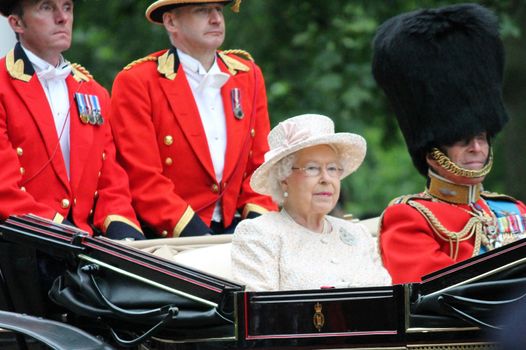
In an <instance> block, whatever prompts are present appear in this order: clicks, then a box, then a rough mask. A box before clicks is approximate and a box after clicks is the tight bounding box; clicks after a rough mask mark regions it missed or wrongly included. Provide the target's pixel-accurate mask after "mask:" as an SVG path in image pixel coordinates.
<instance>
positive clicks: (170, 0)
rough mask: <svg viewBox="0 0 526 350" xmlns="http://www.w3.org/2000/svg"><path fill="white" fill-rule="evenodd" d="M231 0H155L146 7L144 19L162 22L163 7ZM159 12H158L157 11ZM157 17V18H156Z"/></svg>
mask: <svg viewBox="0 0 526 350" xmlns="http://www.w3.org/2000/svg"><path fill="white" fill-rule="evenodd" d="M232 1H233V0H198V1H195V2H192V1H188V0H157V1H156V2H154V3H153V4H151V5H150V6H148V8H147V9H146V13H145V16H146V19H147V20H148V21H150V22H152V23H155V24H163V21H162V17H163V16H162V15H163V12H164V11H166V10H164V11H163V10H162V8H163V7H170V6H177V5H181V6H182V5H196V4H204V3H214V2H227V3H228V2H232ZM159 12H160V13H159ZM157 18H159V20H157Z"/></svg>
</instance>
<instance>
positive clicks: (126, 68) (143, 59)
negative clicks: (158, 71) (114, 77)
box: [123, 56, 157, 70]
mask: <svg viewBox="0 0 526 350" xmlns="http://www.w3.org/2000/svg"><path fill="white" fill-rule="evenodd" d="M150 61H157V56H145V57H142V58H139V59H137V60H135V61H133V62H131V63H128V65H127V66H126V67H124V68H123V69H124V70H128V69H131V68H132V67H133V66H135V65H137V64H139V63H143V62H150Z"/></svg>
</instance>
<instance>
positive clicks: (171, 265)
mask: <svg viewBox="0 0 526 350" xmlns="http://www.w3.org/2000/svg"><path fill="white" fill-rule="evenodd" d="M0 235H1V239H2V240H3V241H4V243H2V244H4V252H6V251H7V252H9V251H10V253H13V252H15V250H16V249H17V248H20V247H23V250H24V251H25V252H26V253H31V254H33V255H28V257H27V259H28V265H27V266H25V265H24V268H28V267H29V266H37V267H38V269H36V270H37V271H36V274H37V275H39V276H38V279H39V284H40V286H42V285H43V286H44V289H45V291H46V294H44V295H42V294H40V295H37V294H38V288H36V287H35V290H36V292H35V290H28V289H21V288H22V287H21V284H20V283H22V285H23V284H24V283H25V285H26V286H27V285H31V283H33V284H35V282H34V281H28V279H30V278H32V276H31V275H30V274H27V275H20V276H17V277H18V278H17V279H16V280H17V281H18V280H20V281H22V282H20V283H19V282H16V283H15V282H13V281H14V278H15V277H14V276H13V275H12V273H13V271H16V268H17V266H14V267H13V266H11V265H12V264H9V261H6V258H3V259H2V262H1V266H0V267H1V268H2V272H3V273H2V277H5V278H4V284H3V290H4V292H5V293H4V299H5V300H4V302H5V307H11V308H12V309H13V310H11V311H16V312H25V313H36V314H38V313H40V315H39V316H44V317H49V318H51V319H54V321H49V324H58V322H57V318H58V321H60V322H61V323H65V326H67V327H78V328H80V329H82V331H81V333H82V332H86V333H87V334H86V336H87V337H88V338H89V337H90V336H98V338H96V339H99V340H100V339H104V340H105V341H106V343H104V344H103V345H101V344H98V345H94V346H108V348H109V346H110V345H107V344H111V346H112V347H114V348H137V349H193V348H197V349H207V348H228V349H245V348H260V349H278V348H279V349H286V348H291V349H292V348H294V349H322V348H347V349H351V348H352V349H493V348H495V344H494V339H495V333H494V332H493V331H494V330H495V329H498V328H499V327H500V323H499V314H501V313H502V312H505V310H506V309H507V308H509V307H513V306H514V305H516V304H518V303H520V302H521V298H522V295H523V294H524V290H526V288H525V284H526V282H525V280H526V279H525V273H524V270H525V266H526V264H525V260H526V241H525V240H521V241H518V242H515V243H513V244H510V245H507V246H505V247H502V248H499V249H496V250H494V251H492V252H490V253H487V254H484V255H481V256H478V257H474V258H472V259H469V260H467V261H464V262H462V263H459V264H456V265H453V266H451V267H449V268H447V269H444V270H440V271H437V272H435V273H433V274H431V275H428V276H425V277H424V278H423V281H422V282H421V283H412V284H404V285H394V286H391V287H372V288H348V289H341V288H327V289H320V290H301V291H300V290H297V291H281V292H247V291H245V290H244V287H243V286H241V285H239V284H236V283H234V282H232V281H230V280H228V279H225V278H221V277H217V276H214V275H212V274H207V273H204V272H202V271H200V270H197V269H195V268H192V267H188V266H186V265H182V264H179V263H176V262H174V261H172V260H170V259H164V258H161V257H158V256H155V255H153V254H150V253H147V252H144V251H142V250H139V249H137V248H133V247H130V246H126V245H123V244H121V243H119V242H116V241H111V240H108V239H105V238H103V237H90V236H89V235H87V234H86V233H84V232H82V231H79V230H76V229H74V228H71V227H68V226H63V225H58V224H54V223H52V222H49V221H46V220H42V219H40V218H38V217H34V216H31V215H27V216H21V217H11V218H9V219H8V220H7V221H5V222H4V223H3V225H1V226H0ZM6 247H7V248H6ZM6 249H7V250H6ZM16 254H17V256H19V257H20V252H18V251H17V252H16ZM8 255H9V254H8ZM11 262H13V260H11ZM19 262H20V260H18V261H16V262H14V265H17V264H18V265H19ZM42 266H44V268H43V267H42ZM50 266H51V267H53V268H49V267H50ZM46 269H47V270H46ZM43 270H46V271H47V272H46V271H44V272H43ZM49 271H53V272H54V273H55V274H56V275H57V276H58V277H56V278H53V279H49V280H48V281H46V280H45V277H46V276H45V275H46V273H49ZM10 273H11V275H10ZM14 273H16V272H14ZM42 274H43V275H44V280H43V277H42ZM24 281H25V282H24ZM12 282H13V283H12ZM46 283H48V285H46ZM47 289H49V292H47ZM28 295H32V296H31V297H28ZM28 298H30V299H32V300H33V299H35V300H36V301H35V302H34V303H31V302H28ZM39 299H40V300H39ZM28 317H29V316H28ZM7 319H8V318H7V317H4V316H3V315H2V314H0V320H7ZM5 323H6V324H7V323H8V322H7V321H6V322H5ZM0 326H2V323H1V322H0ZM57 326H60V324H58V325H57ZM6 327H8V325H6V326H5V327H4V328H6ZM8 328H9V327H8ZM15 330H16V329H15ZM26 333H27V332H26ZM74 345H75V344H72V347H71V349H75V348H76V347H75V346H74ZM96 348H97V347H94V348H93V349H96ZM57 349H60V348H59V347H57ZM64 349H67V347H65V348H64Z"/></svg>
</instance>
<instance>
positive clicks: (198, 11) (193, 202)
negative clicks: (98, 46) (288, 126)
mask: <svg viewBox="0 0 526 350" xmlns="http://www.w3.org/2000/svg"><path fill="white" fill-rule="evenodd" d="M230 2H232V1H231V0H222V1H221V0H217V1H203V0H158V1H155V2H154V3H152V4H151V5H150V6H149V7H148V9H147V10H146V18H147V19H148V20H149V21H151V22H153V23H156V24H162V25H163V26H164V27H165V29H166V31H167V33H168V36H169V38H170V42H171V45H172V46H171V47H170V48H169V49H167V50H163V51H160V52H156V53H153V54H151V55H149V56H146V57H144V58H142V59H139V60H137V61H134V62H132V63H131V64H130V65H128V66H127V67H125V68H124V70H123V71H121V72H120V73H119V74H118V75H117V77H116V79H115V82H114V85H113V90H112V113H111V114H112V116H111V124H112V128H113V133H114V137H115V142H116V145H117V152H118V159H119V161H120V162H121V164H122V165H123V167H124V168H125V169H126V171H127V173H128V175H129V177H130V187H131V192H132V196H133V205H134V207H135V210H136V212H137V216H138V217H139V220H140V221H141V224H142V225H143V228H144V230H145V232H147V233H150V234H151V236H152V237H179V236H191V235H203V234H207V233H228V232H233V229H234V228H235V225H236V224H237V222H238V221H239V220H240V219H243V218H250V217H254V216H257V215H259V214H261V213H263V212H266V211H267V210H275V209H276V207H275V205H274V204H273V203H272V201H271V199H270V198H269V197H267V196H263V195H260V194H258V193H256V192H254V191H253V190H252V189H251V188H250V185H249V181H250V177H251V175H252V172H253V171H254V169H256V168H257V167H258V166H259V165H260V164H261V163H262V162H263V156H264V153H265V152H266V151H267V149H268V144H267V134H268V132H269V128H270V125H269V124H270V123H269V118H268V111H267V99H266V92H265V84H264V80H263V75H262V74H261V71H260V69H259V67H258V66H256V65H255V64H254V62H253V61H252V59H251V57H250V55H248V58H241V57H240V56H239V55H238V54H239V52H236V53H237V54H234V53H232V52H227V51H218V50H217V48H218V47H219V46H220V45H221V44H222V43H223V40H224V37H225V21H224V18H223V7H224V6H225V4H226V3H230ZM238 5H239V1H237V0H236V1H234V4H233V5H232V9H235V10H237V7H238Z"/></svg>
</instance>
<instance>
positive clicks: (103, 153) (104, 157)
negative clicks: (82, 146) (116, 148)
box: [102, 152, 106, 160]
mask: <svg viewBox="0 0 526 350" xmlns="http://www.w3.org/2000/svg"><path fill="white" fill-rule="evenodd" d="M102 160H106V152H102Z"/></svg>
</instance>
